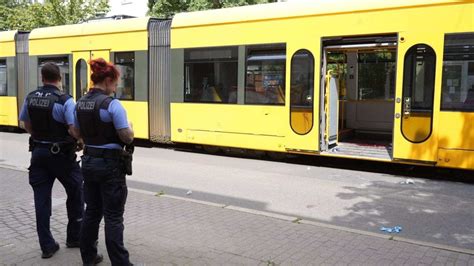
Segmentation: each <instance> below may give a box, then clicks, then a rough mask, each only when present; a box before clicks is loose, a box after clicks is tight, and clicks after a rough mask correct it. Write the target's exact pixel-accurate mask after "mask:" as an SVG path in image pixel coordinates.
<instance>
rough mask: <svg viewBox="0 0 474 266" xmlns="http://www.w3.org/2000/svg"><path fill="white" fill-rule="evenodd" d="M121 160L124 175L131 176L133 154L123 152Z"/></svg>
mask: <svg viewBox="0 0 474 266" xmlns="http://www.w3.org/2000/svg"><path fill="white" fill-rule="evenodd" d="M121 160H122V163H123V168H124V169H123V170H124V172H125V174H127V175H132V160H133V154H132V153H129V152H128V151H123V152H122V156H121Z"/></svg>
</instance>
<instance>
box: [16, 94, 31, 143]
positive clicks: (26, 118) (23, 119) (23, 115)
mask: <svg viewBox="0 0 474 266" xmlns="http://www.w3.org/2000/svg"><path fill="white" fill-rule="evenodd" d="M19 120H20V127H21V128H23V129H24V130H26V132H28V133H30V135H31V133H32V132H33V127H32V126H31V122H30V115H29V114H28V108H26V99H25V101H24V102H23V106H22V107H21V111H20V117H19Z"/></svg>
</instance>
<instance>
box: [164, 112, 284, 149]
mask: <svg viewBox="0 0 474 266" xmlns="http://www.w3.org/2000/svg"><path fill="white" fill-rule="evenodd" d="M171 114H172V118H171V132H172V133H171V136H172V138H171V140H172V141H176V142H190V143H201V144H209V145H217V146H230V147H242V148H251V149H257V150H273V151H284V150H285V147H284V144H283V143H284V136H285V135H286V126H287V125H288V124H286V123H285V122H283V123H282V122H281V118H282V117H288V114H287V112H286V108H285V107H283V106H248V105H247V106H238V105H227V104H225V105H224V104H220V105H216V104H193V103H172V104H171ZM286 121H288V119H286Z"/></svg>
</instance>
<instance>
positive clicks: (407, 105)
mask: <svg viewBox="0 0 474 266" xmlns="http://www.w3.org/2000/svg"><path fill="white" fill-rule="evenodd" d="M410 113H411V97H405V98H404V99H403V114H404V115H405V116H409V115H410Z"/></svg>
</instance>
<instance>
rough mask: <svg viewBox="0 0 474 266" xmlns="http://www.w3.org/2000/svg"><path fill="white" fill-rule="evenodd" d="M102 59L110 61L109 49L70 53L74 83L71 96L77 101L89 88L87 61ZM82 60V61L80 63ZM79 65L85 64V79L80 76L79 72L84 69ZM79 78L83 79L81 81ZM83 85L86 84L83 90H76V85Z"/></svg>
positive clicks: (88, 66)
mask: <svg viewBox="0 0 474 266" xmlns="http://www.w3.org/2000/svg"><path fill="white" fill-rule="evenodd" d="M99 57H102V58H104V59H105V61H109V60H110V50H109V49H102V50H86V51H73V52H72V61H73V76H74V82H73V93H72V94H73V96H74V98H75V99H76V101H77V100H79V99H80V98H81V97H82V96H84V94H85V93H87V91H88V90H89V88H90V87H91V85H92V84H91V80H90V74H91V69H90V65H89V61H90V60H92V59H96V58H99ZM81 60H84V61H81ZM80 62H82V63H81V65H82V64H83V63H84V62H85V64H86V68H85V69H86V75H85V79H84V78H83V76H82V75H81V74H83V73H81V72H80V71H83V70H84V68H83V67H80V66H79V64H78V63H80ZM81 76H82V78H83V79H81ZM83 83H86V84H87V85H86V87H85V88H84V89H81V88H78V85H79V84H80V85H83Z"/></svg>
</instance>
